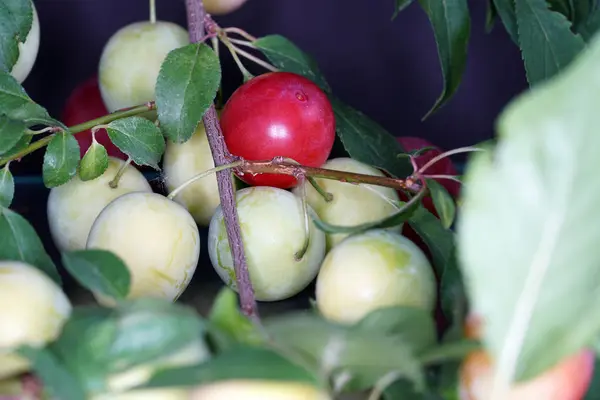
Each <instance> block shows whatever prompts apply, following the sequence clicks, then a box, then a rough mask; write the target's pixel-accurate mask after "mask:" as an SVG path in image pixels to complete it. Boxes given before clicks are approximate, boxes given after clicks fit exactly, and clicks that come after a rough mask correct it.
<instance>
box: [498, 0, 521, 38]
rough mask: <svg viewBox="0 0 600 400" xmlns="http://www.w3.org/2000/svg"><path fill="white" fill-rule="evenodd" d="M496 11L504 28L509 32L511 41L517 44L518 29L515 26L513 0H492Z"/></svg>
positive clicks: (515, 16) (515, 17)
mask: <svg viewBox="0 0 600 400" xmlns="http://www.w3.org/2000/svg"><path fill="white" fill-rule="evenodd" d="M493 1H494V7H495V8H496V12H497V13H498V15H499V16H500V19H501V20H502V24H503V25H504V29H506V32H507V33H508V34H509V36H510V38H511V39H512V41H513V43H515V44H516V45H519V29H518V27H517V13H516V11H515V0H493Z"/></svg>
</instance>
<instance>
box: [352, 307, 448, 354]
mask: <svg viewBox="0 0 600 400" xmlns="http://www.w3.org/2000/svg"><path fill="white" fill-rule="evenodd" d="M354 329H357V330H358V331H360V332H361V333H362V334H364V335H369V332H373V333H375V334H378V335H381V334H383V335H387V336H393V337H396V338H398V339H400V340H402V341H403V342H405V343H410V344H411V347H412V350H413V352H414V353H415V354H420V353H422V352H423V351H425V350H427V349H429V348H430V347H432V346H434V345H435V344H436V341H437V338H436V335H437V333H436V326H435V322H434V321H433V319H432V317H431V313H429V312H427V311H425V310H422V309H419V308H416V307H385V308H380V309H377V310H375V311H371V312H370V313H369V314H367V315H366V316H365V317H364V318H363V319H361V320H360V321H358V322H357V323H356V324H355V325H354Z"/></svg>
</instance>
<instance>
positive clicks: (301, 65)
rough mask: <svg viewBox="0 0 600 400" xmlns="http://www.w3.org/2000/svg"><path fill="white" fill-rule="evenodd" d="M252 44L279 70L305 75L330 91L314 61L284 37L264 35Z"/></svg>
mask: <svg viewBox="0 0 600 400" xmlns="http://www.w3.org/2000/svg"><path fill="white" fill-rule="evenodd" d="M254 45H255V46H256V47H258V48H259V49H260V50H261V51H262V52H263V54H264V55H265V56H266V57H267V58H268V59H269V61H271V62H272V63H273V65H275V66H276V67H277V68H279V69H280V70H281V71H288V72H293V73H295V74H298V75H302V76H305V77H306V78H308V79H310V80H311V81H313V82H315V83H316V84H317V85H319V86H320V87H321V89H323V90H324V91H326V92H330V91H331V88H330V87H329V84H328V83H327V81H326V80H325V77H324V76H323V74H322V73H321V71H320V70H319V67H318V66H317V63H316V61H315V60H314V59H313V58H312V57H311V56H309V55H308V54H306V53H304V52H303V51H302V50H301V49H300V48H298V47H297V46H296V45H295V44H294V43H292V42H291V41H289V40H288V39H286V38H285V37H283V36H281V35H269V36H264V37H261V38H259V39H258V40H256V41H255V42H254Z"/></svg>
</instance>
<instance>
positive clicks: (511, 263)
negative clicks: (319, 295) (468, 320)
mask: <svg viewBox="0 0 600 400" xmlns="http://www.w3.org/2000/svg"><path fill="white" fill-rule="evenodd" d="M599 65H600V40H595V41H593V42H592V43H591V44H590V47H589V48H588V49H587V50H586V51H585V52H584V53H582V54H581V56H580V57H578V58H577V59H576V60H575V61H574V62H573V63H572V64H571V65H570V66H569V67H568V68H567V69H566V70H564V71H563V72H562V73H561V74H559V75H557V76H555V77H554V78H553V79H551V80H550V81H548V82H547V83H546V84H544V85H539V86H537V88H536V89H533V90H530V91H528V92H526V93H525V94H524V95H522V96H520V97H518V98H517V99H516V100H514V101H513V102H512V103H511V104H510V105H509V106H508V107H507V109H506V110H505V111H504V113H503V114H502V115H501V117H500V119H499V123H498V131H499V138H500V140H499V141H498V143H497V145H496V148H495V150H494V153H493V154H492V153H491V152H480V153H476V155H475V157H474V158H473V160H472V161H471V162H470V163H469V165H468V168H467V172H466V179H465V188H466V190H465V196H464V203H463V206H462V210H461V214H460V218H459V221H458V239H459V251H458V254H459V256H460V261H461V264H460V265H461V269H462V272H463V274H464V276H465V282H466V286H467V290H468V294H469V299H470V300H471V303H472V306H473V311H474V312H475V313H477V314H479V315H481V316H482V317H483V319H484V320H486V329H485V330H484V337H483V340H484V342H485V344H486V347H487V348H488V349H489V351H490V352H491V353H492V354H493V356H494V357H495V359H496V360H497V366H498V369H497V370H498V373H499V374H500V376H501V378H504V379H511V378H513V377H514V378H515V379H517V380H522V379H527V378H531V377H533V376H535V375H536V374H539V373H541V372H542V371H544V370H546V369H547V368H549V367H551V366H553V365H555V364H556V363H557V362H558V361H559V360H562V359H564V358H565V357H566V356H568V355H570V354H573V353H574V352H576V351H578V350H580V349H581V348H583V347H585V346H591V345H592V344H593V343H594V342H595V340H596V338H597V337H598V334H599V333H600V295H599V293H598V287H599V286H600V274H598V266H599V265H600V247H599V246H598V243H600V224H598V223H597V219H598V218H600V214H599V210H600V209H599V208H598V206H597V202H596V199H597V198H598V197H600V180H598V179H597V171H598V168H599V166H600V164H599V163H600V159H599V158H598V152H597V149H598V148H599V147H600V135H598V124H599V119H600V117H599V114H598V111H597V105H598V103H599V102H600V81H598V80H596V79H594V77H595V76H597V75H598V66H599ZM557 344H559V345H557Z"/></svg>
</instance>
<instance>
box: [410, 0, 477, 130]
mask: <svg viewBox="0 0 600 400" xmlns="http://www.w3.org/2000/svg"><path fill="white" fill-rule="evenodd" d="M419 3H420V4H421V7H422V8H423V10H424V11H425V12H426V13H427V16H428V17H429V21H430V22H431V26H432V27H433V32H434V35H435V41H436V42H437V48H438V56H439V59H440V64H441V67H442V74H443V76H444V88H443V90H442V93H441V95H440V97H438V99H437V100H436V102H435V104H434V105H433V107H432V108H431V109H430V110H429V112H427V114H426V115H425V116H424V117H423V119H427V118H428V117H429V116H430V115H432V114H433V113H434V112H435V111H437V110H438V109H439V108H440V107H442V106H443V105H444V104H445V103H446V102H447V101H448V100H450V98H451V97H452V96H453V95H454V93H455V92H456V90H457V89H458V86H459V85H460V81H461V79H462V75H463V73H464V71H465V66H466V64H467V47H468V44H469V36H470V34H471V15H470V14H469V7H468V4H467V0H445V1H439V0H419Z"/></svg>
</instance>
